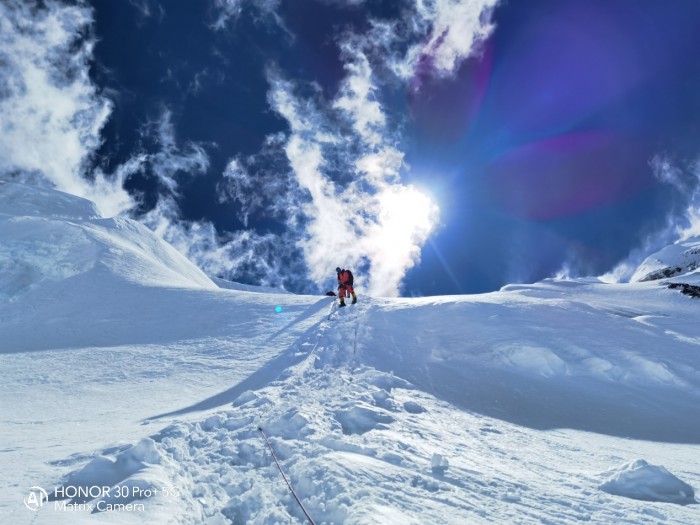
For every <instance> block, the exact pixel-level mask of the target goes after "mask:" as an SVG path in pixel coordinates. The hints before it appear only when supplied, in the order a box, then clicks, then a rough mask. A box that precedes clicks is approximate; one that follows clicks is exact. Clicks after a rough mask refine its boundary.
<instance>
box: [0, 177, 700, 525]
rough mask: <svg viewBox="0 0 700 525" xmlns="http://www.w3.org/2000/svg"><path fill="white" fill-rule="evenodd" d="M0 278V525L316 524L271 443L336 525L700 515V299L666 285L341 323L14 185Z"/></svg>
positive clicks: (541, 289) (395, 304)
mask: <svg viewBox="0 0 700 525" xmlns="http://www.w3.org/2000/svg"><path fill="white" fill-rule="evenodd" d="M0 269H2V275H3V276H2V277H1V278H0V279H1V280H0V365H1V367H0V370H1V373H2V382H0V413H1V415H2V424H1V425H0V443H2V446H1V448H0V458H1V459H2V462H1V464H2V476H0V481H1V482H2V486H1V489H2V492H1V495H0V523H12V524H15V523H16V524H21V523H32V524H41V523H47V524H61V523H71V524H73V523H209V524H218V523H236V524H243V523H257V524H272V523H304V522H305V518H304V515H303V513H302V511H301V509H300V508H299V507H298V506H297V504H296V502H295V501H294V499H293V497H292V495H291V494H290V492H289V490H288V488H287V486H286V484H285V483H284V480H283V478H282V476H281V474H280V472H279V471H278V470H277V467H276V466H275V464H274V462H273V460H272V457H271V455H270V453H269V451H268V450H267V446H266V444H265V441H264V440H263V438H262V435H261V433H260V432H259V431H258V428H259V427H260V428H262V429H263V430H264V432H265V434H266V435H267V436H268V437H269V439H270V443H271V445H272V447H273V449H274V451H275V454H276V456H277V458H278V459H279V460H280V463H281V465H282V467H283V468H284V470H285V473H286V475H287V476H288V478H289V480H290V482H291V483H292V485H293V486H294V488H295V490H296V492H297V494H298V495H299V497H300V498H301V500H302V502H303V503H304V506H305V507H306V509H307V510H308V511H309V513H310V515H311V516H312V517H313V518H314V520H315V522H316V523H319V524H320V523H416V524H430V523H435V524H443V523H455V524H457V523H459V524H464V523H468V524H471V523H475V524H480V523H484V524H486V523H489V524H491V523H518V524H520V523H523V524H524V523H532V524H535V523H537V524H540V523H551V524H555V523H556V524H567V523H579V522H590V523H610V524H612V523H628V524H639V523H671V524H692V523H700V506H699V505H696V504H695V503H697V501H696V496H695V494H696V493H697V490H698V488H699V487H700V323H699V321H700V302H697V301H696V300H694V299H691V298H689V297H686V296H684V295H682V294H681V293H679V292H678V291H675V290H669V289H668V288H667V287H666V286H665V284H667V282H669V281H667V280H665V281H661V282H656V281H655V282H637V283H630V284H604V283H601V282H599V281H597V280H595V279H587V280H570V281H559V280H546V281H543V282H541V283H536V284H532V285H511V286H507V287H505V288H504V289H503V290H501V291H500V292H496V293H490V294H483V295H477V296H452V297H429V298H419V299H386V298H369V297H366V296H363V295H360V296H359V302H358V304H357V305H354V306H349V307H347V308H345V309H340V310H339V309H337V308H334V307H333V306H332V305H333V299H331V298H328V297H314V296H297V295H293V294H288V293H281V292H278V291H275V290H270V289H257V290H255V291H253V290H250V289H248V288H247V287H246V286H244V285H243V286H239V285H235V284H234V285H228V284H227V283H221V282H219V281H217V282H216V284H215V283H214V282H212V280H211V279H209V278H208V277H206V276H205V275H204V274H202V273H201V272H200V271H199V270H198V269H197V268H195V267H194V266H193V265H191V264H190V263H189V262H188V261H186V260H185V259H183V258H182V257H181V256H180V255H179V254H177V252H175V250H173V249H172V248H171V247H170V246H167V245H165V244H164V243H163V242H162V241H160V240H159V239H158V238H157V237H155V236H154V235H153V234H151V233H150V232H149V231H148V230H146V229H144V228H142V227H140V226H139V225H137V224H135V223H133V222H131V221H129V220H127V219H101V218H98V217H96V215H95V214H94V208H93V207H92V206H91V205H90V203H89V202H87V201H84V200H82V199H77V198H74V197H71V196H67V195H65V194H60V193H58V192H52V191H51V190H47V189H38V188H32V187H29V186H21V185H16V184H13V185H10V184H0ZM357 280H358V281H360V284H361V276H358V279H357ZM672 281H678V282H687V283H690V284H700V278H698V275H697V273H695V272H690V273H685V274H683V273H681V274H680V275H679V276H677V277H676V278H674V279H672ZM217 285H218V286H217ZM32 487H42V488H44V489H45V490H46V492H47V493H48V494H49V496H50V501H47V502H43V505H41V507H40V508H38V511H37V512H34V511H33V510H30V509H28V508H27V507H26V506H25V500H26V499H27V496H28V495H29V494H30V490H31V489H32ZM70 487H73V488H76V487H78V488H82V489H83V490H90V489H91V488H93V487H98V488H100V487H102V488H105V489H106V490H103V491H102V493H100V494H99V495H96V496H95V497H93V496H92V494H90V496H88V497H81V496H79V497H76V498H69V499H57V495H60V494H61V491H63V494H65V493H66V492H65V491H66V490H70ZM113 504H116V505H126V504H130V505H132V508H131V510H128V509H127V508H126V507H117V509H116V510H103V511H101V512H100V511H96V510H95V507H98V510H99V509H105V508H106V506H109V505H113ZM61 509H64V510H61ZM70 509H73V510H70Z"/></svg>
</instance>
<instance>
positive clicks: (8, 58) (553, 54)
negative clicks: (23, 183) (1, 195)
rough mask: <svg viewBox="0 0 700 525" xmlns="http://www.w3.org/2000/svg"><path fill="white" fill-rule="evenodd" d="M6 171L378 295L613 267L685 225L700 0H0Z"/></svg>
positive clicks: (248, 258) (284, 268) (247, 257)
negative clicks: (36, 1)
mask: <svg viewBox="0 0 700 525" xmlns="http://www.w3.org/2000/svg"><path fill="white" fill-rule="evenodd" d="M0 17H1V18H0V20H2V23H3V37H2V38H3V40H4V41H3V44H4V45H3V49H5V51H2V53H4V58H5V61H4V63H3V65H2V66H0V74H1V75H2V79H3V83H2V86H3V98H2V99H0V116H2V117H3V118H2V122H1V123H0V125H1V126H2V128H3V129H2V130H3V138H2V139H1V142H0V175H1V176H4V177H15V178H17V177H20V178H24V179H30V180H32V181H37V180H39V181H45V182H46V181H48V183H51V184H53V185H55V186H57V187H58V188H59V189H61V190H63V191H68V192H70V193H75V194H78V195H82V196H85V197H88V198H92V199H94V200H96V201H97V203H98V205H99V206H100V208H101V209H102V210H103V212H104V213H105V214H107V215H113V214H115V213H122V214H126V215H129V216H132V217H134V218H136V219H138V220H140V221H141V222H144V223H145V224H147V225H148V226H149V227H151V228H153V229H154V230H155V231H156V232H158V233H159V234H160V235H162V236H163V237H164V238H166V239H167V240H168V241H170V242H172V243H173V244H174V245H175V246H176V247H177V248H178V249H180V250H181V251H183V252H184V253H186V254H187V255H188V256H189V257H190V258H191V259H193V260H194V261H195V262H196V263H198V264H199V265H200V266H201V267H203V269H204V270H205V271H207V272H208V273H210V274H212V275H217V276H222V277H225V278H229V279H233V280H238V281H242V282H246V283H252V284H266V285H283V286H285V287H286V288H288V289H290V290H292V291H297V292H318V291H325V290H326V289H328V287H329V286H331V285H332V279H333V269H334V268H335V267H336V266H338V265H340V266H349V267H351V268H353V269H354V270H355V273H356V274H357V275H358V277H360V278H359V279H358V281H359V284H360V290H363V291H364V292H365V293H372V294H375V295H397V294H403V295H433V294H452V293H475V292H484V291H489V290H494V289H498V288H499V287H500V286H502V285H504V284H507V283H511V282H519V281H520V282H523V281H527V282H531V281H536V280H539V279H542V278H545V277H550V276H554V275H569V276H580V275H601V274H604V273H606V272H611V271H614V276H616V277H617V278H623V279H624V277H625V275H627V274H629V267H631V266H633V265H634V264H635V263H637V262H639V260H638V259H639V258H641V257H642V256H643V255H644V254H645V253H646V252H647V251H648V250H650V249H653V248H655V247H660V246H661V245H662V244H664V243H667V242H672V241H674V240H676V239H677V238H679V237H681V236H683V235H688V234H689V233H688V232H691V231H693V228H694V227H695V226H694V225H695V222H694V218H695V210H696V205H697V200H696V196H695V195H696V189H697V184H698V167H697V158H698V150H699V148H698V141H699V140H700V125H698V122H700V65H699V64H698V63H697V53H696V50H697V49H700V34H698V33H697V31H695V29H694V28H695V27H697V24H698V22H700V4H698V2H695V1H693V0H676V1H674V2H672V3H669V2H665V1H661V0H659V1H654V0H649V1H646V2H643V3H640V2H636V1H633V0H610V1H608V0H606V1H602V0H601V1H589V0H585V1H584V0H581V1H579V0H570V1H567V2H561V1H557V0H533V1H530V0H528V1H524V0H521V1H515V0H510V1H507V2H506V1H502V2H497V1H496V0H478V1H466V0H431V1H424V2H417V1H415V0H402V1H393V2H388V1H387V2H369V1H362V0H353V1H351V0H345V1H342V0H295V1H294V2H286V1H278V0H207V1H203V0H202V1H200V0H197V1H195V0H192V1H187V2H177V3H173V2H157V1H156V0H130V1H128V2H107V1H95V2H90V3H80V2H57V3H51V4H47V5H43V7H36V8H32V7H31V2H20V1H15V0H13V1H10V2H8V3H6V4H5V5H4V6H3V7H2V8H0Z"/></svg>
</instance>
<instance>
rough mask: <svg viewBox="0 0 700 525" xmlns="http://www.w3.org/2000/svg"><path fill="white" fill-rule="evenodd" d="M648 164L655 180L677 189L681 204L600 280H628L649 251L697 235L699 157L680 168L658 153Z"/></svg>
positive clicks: (699, 219) (699, 227) (699, 223)
mask: <svg viewBox="0 0 700 525" xmlns="http://www.w3.org/2000/svg"><path fill="white" fill-rule="evenodd" d="M649 164H650V166H651V168H652V171H653V173H654V176H655V177H656V179H657V180H659V181H660V182H662V183H664V184H667V185H669V186H671V187H672V188H674V189H675V190H676V195H677V197H678V198H679V199H680V200H681V204H680V206H678V207H676V208H674V209H672V210H671V211H670V212H669V214H668V215H667V217H666V220H665V222H664V224H663V225H662V226H661V227H659V228H658V229H656V230H655V231H653V232H652V233H650V234H649V235H647V236H645V237H644V239H643V240H642V242H641V243H640V245H639V246H638V247H636V248H634V249H633V250H632V251H631V252H630V254H629V255H628V256H627V257H626V258H625V259H624V260H623V261H621V262H620V263H618V264H617V265H616V266H615V267H614V268H613V269H612V270H610V271H609V272H607V273H606V274H604V275H603V276H601V279H602V280H603V281H606V282H626V281H629V279H630V278H631V277H632V276H633V275H634V273H635V271H636V270H637V268H638V267H639V265H640V264H641V263H642V262H644V260H645V259H646V258H647V257H648V256H649V255H650V254H652V253H654V252H657V251H658V250H660V249H661V248H663V247H664V246H668V245H669V244H673V243H675V242H678V241H684V240H686V239H688V238H690V237H695V236H700V159H698V160H696V161H695V162H694V163H692V164H691V165H690V166H688V167H686V168H683V167H681V166H680V165H679V164H678V163H676V162H673V161H672V160H671V159H670V158H669V157H667V156H665V155H657V156H655V157H653V158H652V159H651V161H650V163H649Z"/></svg>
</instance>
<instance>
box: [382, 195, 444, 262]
mask: <svg viewBox="0 0 700 525" xmlns="http://www.w3.org/2000/svg"><path fill="white" fill-rule="evenodd" d="M378 199H379V206H380V212H379V222H380V227H381V229H382V234H383V235H382V237H383V240H384V242H385V243H386V245H387V247H392V248H406V247H408V246H407V245H419V246H420V245H422V244H423V243H424V242H425V241H426V240H427V238H428V236H429V235H430V234H431V233H432V231H433V230H434V228H435V226H436V225H437V222H438V217H439V213H440V210H439V208H438V207H437V205H436V204H435V203H434V202H433V201H432V200H431V199H430V198H429V197H428V196H427V195H425V194H424V193H421V192H420V191H419V190H417V189H416V188H414V187H413V186H392V187H390V188H387V189H385V190H384V191H383V192H382V193H381V194H380V195H379V197H378ZM404 253H405V252H404Z"/></svg>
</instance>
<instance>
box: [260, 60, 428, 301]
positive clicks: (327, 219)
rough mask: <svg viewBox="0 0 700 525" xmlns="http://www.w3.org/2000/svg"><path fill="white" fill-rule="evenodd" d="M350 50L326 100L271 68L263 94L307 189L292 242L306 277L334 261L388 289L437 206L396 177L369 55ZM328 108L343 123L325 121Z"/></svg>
mask: <svg viewBox="0 0 700 525" xmlns="http://www.w3.org/2000/svg"><path fill="white" fill-rule="evenodd" d="M355 57H356V59H355V61H354V62H353V63H352V64H350V66H349V67H347V68H346V71H347V72H348V76H347V77H346V78H345V80H344V81H343V84H342V87H341V89H340V92H339V95H338V98H337V99H336V100H335V101H333V102H331V103H330V104H328V105H326V106H323V105H321V103H320V102H315V101H314V100H313V99H308V98H303V97H300V96H297V95H296V94H295V86H294V85H293V84H292V83H291V82H289V81H286V80H283V79H281V78H280V77H279V76H276V74H274V73H271V74H270V83H271V86H272V87H271V91H270V94H269V100H270V104H271V106H272V107H273V109H275V111H277V112H278V113H279V114H280V115H282V116H283V117H284V118H285V119H286V120H287V122H288V123H289V126H290V135H289V138H288V141H287V143H286V145H285V152H286V155H287V158H288V160H289V164H290V166H291V169H292V172H293V174H294V177H295V181H296V184H297V185H298V187H299V189H301V190H302V192H303V195H305V196H306V197H307V200H306V201H305V202H303V203H302V205H301V206H302V210H303V214H304V217H305V219H306V220H305V221H303V224H304V231H303V233H302V238H301V240H300V241H298V243H297V245H298V246H299V247H300V248H301V249H302V251H303V254H304V259H305V262H306V265H307V266H308V268H309V272H310V277H311V279H312V280H314V281H316V282H322V281H323V280H324V279H326V278H327V276H328V274H329V272H332V270H330V269H332V268H335V267H336V266H338V265H340V266H344V267H354V268H355V269H358V268H360V269H361V271H358V272H357V273H358V274H364V275H365V276H366V277H365V279H364V281H363V283H362V284H364V290H366V291H367V292H368V293H370V294H372V295H385V296H393V295H398V294H399V291H400V286H401V281H402V279H403V278H404V276H405V274H406V271H407V270H408V269H410V268H411V267H412V266H414V265H415V264H416V263H417V262H418V260H419V259H420V251H421V247H422V245H423V244H424V243H425V241H426V240H427V238H428V236H429V235H430V233H431V232H432V230H433V229H434V227H435V225H436V223H437V220H438V210H437V207H436V206H435V204H434V203H432V202H431V201H430V199H429V198H428V197H426V196H425V195H423V194H421V193H420V192H419V191H418V190H416V189H415V188H412V187H410V186H404V185H402V184H400V182H399V179H400V170H401V168H402V166H403V153H401V152H400V151H399V150H398V149H397V148H396V147H394V146H393V144H392V140H391V134H390V133H389V132H388V131H387V129H386V127H385V124H386V120H385V116H384V113H383V110H382V108H381V105H380V103H379V102H378V101H377V100H376V99H375V97H374V96H372V93H374V91H375V87H374V85H373V83H372V74H371V68H370V67H369V62H368V61H367V60H366V59H365V58H364V57H362V56H359V57H358V55H355ZM358 64H359V65H358ZM336 112H339V113H340V114H341V115H342V116H343V117H344V119H345V121H346V122H348V124H349V126H348V130H349V131H347V130H345V131H344V128H343V129H341V128H337V127H336V128H334V127H333V125H332V123H333V122H337V121H338V115H337V114H336ZM368 115H370V118H368ZM336 172H340V173H336ZM348 172H349V173H348ZM331 174H334V175H336V178H337V179H338V182H336V181H335V180H334V178H333V177H332V176H331ZM342 180H345V182H344V183H342V182H341V181H342Z"/></svg>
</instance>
